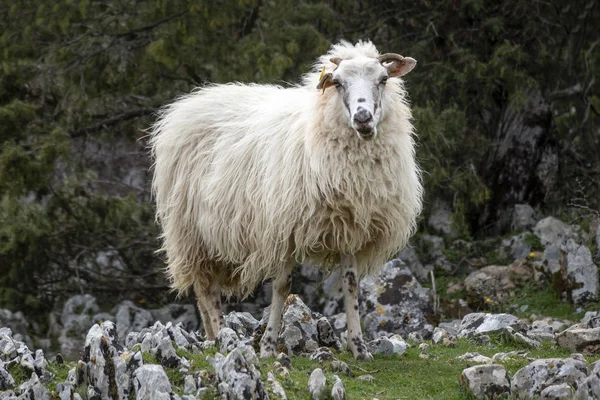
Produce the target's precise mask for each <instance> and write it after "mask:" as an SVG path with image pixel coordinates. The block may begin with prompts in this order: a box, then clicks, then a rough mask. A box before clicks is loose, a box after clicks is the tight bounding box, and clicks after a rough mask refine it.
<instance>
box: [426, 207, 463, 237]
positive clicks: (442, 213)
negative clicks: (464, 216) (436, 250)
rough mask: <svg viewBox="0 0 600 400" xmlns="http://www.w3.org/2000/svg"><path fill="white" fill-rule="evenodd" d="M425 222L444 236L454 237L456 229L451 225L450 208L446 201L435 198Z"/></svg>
mask: <svg viewBox="0 0 600 400" xmlns="http://www.w3.org/2000/svg"><path fill="white" fill-rule="evenodd" d="M427 224H428V225H429V226H430V227H431V228H432V229H433V230H434V231H436V232H439V233H442V234H444V235H445V236H450V237H453V238H454V237H456V235H457V234H456V231H455V229H454V227H453V226H452V210H451V208H450V206H449V205H448V203H446V202H444V201H441V200H439V199H438V200H436V201H435V203H434V205H433V208H432V211H431V214H430V216H429V219H428V220H427Z"/></svg>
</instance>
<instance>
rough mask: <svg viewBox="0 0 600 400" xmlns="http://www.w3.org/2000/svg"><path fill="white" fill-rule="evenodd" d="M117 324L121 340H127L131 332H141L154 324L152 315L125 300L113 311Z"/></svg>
mask: <svg viewBox="0 0 600 400" xmlns="http://www.w3.org/2000/svg"><path fill="white" fill-rule="evenodd" d="M112 312H113V314H115V318H116V319H115V321H116V323H117V333H118V335H119V337H120V338H126V337H127V335H128V334H129V333H130V332H139V331H141V330H142V329H144V328H148V327H150V326H152V325H153V324H154V321H155V319H154V317H153V316H152V313H151V312H150V311H148V310H145V309H143V308H141V307H138V306H136V305H135V304H134V303H133V302H132V301H129V300H125V301H123V302H122V303H120V304H118V305H117V306H116V307H115V308H114V309H113V310H112Z"/></svg>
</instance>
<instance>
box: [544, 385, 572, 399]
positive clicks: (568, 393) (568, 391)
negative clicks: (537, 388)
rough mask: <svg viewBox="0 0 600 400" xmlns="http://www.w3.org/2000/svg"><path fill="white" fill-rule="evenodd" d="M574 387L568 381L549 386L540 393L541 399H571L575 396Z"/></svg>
mask: <svg viewBox="0 0 600 400" xmlns="http://www.w3.org/2000/svg"><path fill="white" fill-rule="evenodd" d="M573 394H574V393H573V388H572V387H571V386H570V385H567V384H566V383H561V384H560V385H552V386H548V387H547V388H546V389H544V390H542V392H541V393H540V399H548V400H571V399H572V398H573Z"/></svg>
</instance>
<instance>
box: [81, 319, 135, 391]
mask: <svg viewBox="0 0 600 400" xmlns="http://www.w3.org/2000/svg"><path fill="white" fill-rule="evenodd" d="M122 350H123V349H122V348H121V346H120V345H119V344H118V336H117V330H116V327H115V324H114V323H112V322H111V321H104V322H103V323H102V324H100V325H94V326H92V328H91V329H90V330H89V332H88V334H87V336H86V339H85V348H84V356H83V359H82V362H83V364H82V365H80V368H81V370H82V374H83V376H84V377H85V381H86V382H87V384H88V385H89V386H88V387H89V388H91V389H93V391H94V393H97V394H98V395H99V396H101V397H103V398H107V397H109V393H115V392H116V394H117V396H118V397H119V398H120V399H123V398H127V396H128V395H129V393H130V391H131V380H130V375H129V374H128V365H127V362H126V360H127V358H128V357H127V356H123V354H122Z"/></svg>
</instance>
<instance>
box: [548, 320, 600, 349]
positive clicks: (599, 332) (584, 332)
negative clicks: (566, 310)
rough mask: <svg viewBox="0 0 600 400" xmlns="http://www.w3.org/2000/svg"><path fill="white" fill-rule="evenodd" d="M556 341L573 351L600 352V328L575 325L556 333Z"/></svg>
mask: <svg viewBox="0 0 600 400" xmlns="http://www.w3.org/2000/svg"><path fill="white" fill-rule="evenodd" d="M556 343H557V344H558V345H559V346H560V347H564V348H566V349H569V350H571V351H576V352H580V353H584V354H589V355H594V354H600V328H583V329H582V328H578V327H577V326H574V327H572V328H569V329H567V330H564V331H562V332H560V333H559V334H557V335H556Z"/></svg>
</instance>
